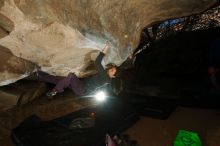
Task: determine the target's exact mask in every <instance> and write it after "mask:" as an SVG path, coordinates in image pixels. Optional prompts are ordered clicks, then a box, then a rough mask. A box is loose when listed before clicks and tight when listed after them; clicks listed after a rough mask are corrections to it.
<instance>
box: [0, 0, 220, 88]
mask: <svg viewBox="0 0 220 146" xmlns="http://www.w3.org/2000/svg"><path fill="white" fill-rule="evenodd" d="M216 2H217V0H178V1H173V0H156V1H155V0H141V1H136V0H129V1H127V0H120V1H118V0H111V1H108V0H92V1H91V0H62V1H61V0H46V1H45V0H1V1H0V38H1V39H0V44H1V45H2V46H4V47H5V48H7V49H9V50H10V51H11V53H12V54H10V55H11V56H13V57H15V56H16V57H15V58H16V59H17V60H19V61H18V62H24V61H25V62H26V63H28V64H33V63H34V64H36V65H38V66H40V67H41V69H42V70H43V71H46V72H48V73H51V74H56V75H67V74H68V73H69V72H75V73H76V74H77V75H78V76H85V75H88V74H90V73H93V70H91V69H90V70H87V66H88V65H89V64H90V63H91V61H92V60H94V59H95V57H96V56H97V54H98V50H101V49H102V47H103V46H104V44H105V43H106V41H109V43H110V47H111V48H110V49H109V51H108V52H107V55H106V57H105V59H104V60H103V64H106V63H109V62H113V63H115V64H117V65H120V64H121V63H122V62H123V61H124V60H125V59H126V58H127V57H128V56H129V54H130V53H131V52H132V51H133V50H134V49H135V48H136V46H137V45H138V43H139V37H140V32H141V30H142V29H143V28H144V27H146V26H148V25H150V24H152V23H154V22H158V21H162V20H165V19H169V18H175V17H182V16H187V15H192V14H195V13H199V12H201V11H204V10H206V9H208V8H209V7H211V6H212V5H214V4H215V3H216ZM0 51H1V50H0ZM3 53H4V51H3ZM3 53H2V51H1V52H0V59H1V61H0V65H1V66H2V65H3V64H4V61H5V59H3V58H2V56H4V55H3ZM30 62H32V63H30ZM6 66H8V65H6ZM9 66H10V65H9ZM6 68H7V67H6ZM16 68H17V65H16ZM19 69H20V70H21V71H20V72H19V74H16V79H19V78H21V77H22V75H23V74H24V73H25V72H27V70H29V72H31V71H33V70H34V69H35V67H33V66H32V65H30V66H29V67H27V66H23V67H21V66H20V67H19ZM6 71H7V69H5V68H3V69H1V70H0V72H1V74H2V73H5V72H6ZM6 74H7V77H4V78H1V79H0V82H1V84H0V85H4V84H3V83H2V82H4V81H5V80H10V79H12V78H14V76H13V77H12V76H11V75H10V74H14V71H9V72H7V73H6ZM5 76H6V75H5ZM11 81H12V82H13V81H15V80H11ZM7 83H9V82H7Z"/></svg>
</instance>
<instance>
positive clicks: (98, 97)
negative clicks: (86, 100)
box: [95, 91, 107, 101]
mask: <svg viewBox="0 0 220 146" xmlns="http://www.w3.org/2000/svg"><path fill="white" fill-rule="evenodd" d="M106 97H107V95H106V93H105V92H103V91H99V92H98V93H96V95H95V99H96V100H97V101H104V100H105V99H106Z"/></svg>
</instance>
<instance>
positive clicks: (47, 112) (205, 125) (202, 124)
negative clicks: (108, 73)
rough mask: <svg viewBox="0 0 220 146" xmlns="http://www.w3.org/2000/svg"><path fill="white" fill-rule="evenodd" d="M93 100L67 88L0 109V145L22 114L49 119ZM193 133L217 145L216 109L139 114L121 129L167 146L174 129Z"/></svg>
mask: <svg viewBox="0 0 220 146" xmlns="http://www.w3.org/2000/svg"><path fill="white" fill-rule="evenodd" d="M94 104H95V103H94V101H93V100H85V99H77V98H74V95H73V94H72V93H71V92H69V91H67V92H65V93H64V94H61V95H59V97H57V98H56V99H54V100H53V101H48V100H47V99H45V96H42V97H40V98H38V99H37V100H35V101H33V102H32V103H29V104H27V105H23V106H20V107H14V108H13V109H10V110H7V111H2V112H0V146H13V145H14V144H13V143H12V141H11V139H10V132H11V129H12V128H13V127H16V126H17V125H18V124H19V123H20V122H22V121H23V120H24V119H25V118H26V117H28V116H30V115H32V114H37V115H38V116H40V117H41V118H43V119H44V120H49V119H53V118H56V117H59V116H62V115H65V114H67V113H70V112H73V111H76V110H78V109H81V108H83V107H85V106H88V105H94ZM180 129H184V130H189V131H194V132H197V133H198V134H199V135H200V137H201V140H202V143H203V146H218V145H219V143H220V140H219V139H220V111H219V110H208V109H195V108H194V109H193V108H183V107H178V108H177V109H176V110H175V111H174V112H173V114H172V115H171V116H170V117H169V118H168V119H167V120H158V119H152V118H149V117H141V119H140V120H139V121H138V122H137V123H136V124H135V125H133V126H132V127H131V128H129V129H128V130H127V131H125V133H126V134H129V135H130V137H131V139H132V140H137V142H138V144H139V146H171V145H172V142H173V140H174V139H175V137H176V134H177V132H178V130H180Z"/></svg>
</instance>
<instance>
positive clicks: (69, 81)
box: [38, 45, 117, 99]
mask: <svg viewBox="0 0 220 146" xmlns="http://www.w3.org/2000/svg"><path fill="white" fill-rule="evenodd" d="M108 48H109V46H108V45H105V47H104V49H103V51H102V52H100V54H99V55H98V57H97V58H96V60H95V66H96V69H97V71H98V74H96V75H94V76H92V77H89V78H88V79H85V80H81V79H79V78H78V77H77V76H76V75H75V74H74V73H70V74H69V75H68V76H67V77H61V76H52V75H49V74H47V73H44V72H38V79H39V80H40V81H44V82H49V83H53V84H56V86H55V87H54V88H53V89H52V90H51V91H49V92H47V96H48V99H52V98H53V96H55V95H56V94H57V93H61V92H63V91H64V89H65V88H70V89H71V90H73V91H74V93H75V94H77V95H85V94H88V93H90V92H91V91H93V90H95V89H96V88H97V87H100V86H102V85H104V84H106V83H109V84H110V83H111V79H112V78H115V76H116V72H117V66H116V65H114V64H107V65H106V69H104V68H103V66H102V64H101V61H102V59H103V57H104V55H105V54H106V52H107V50H108Z"/></svg>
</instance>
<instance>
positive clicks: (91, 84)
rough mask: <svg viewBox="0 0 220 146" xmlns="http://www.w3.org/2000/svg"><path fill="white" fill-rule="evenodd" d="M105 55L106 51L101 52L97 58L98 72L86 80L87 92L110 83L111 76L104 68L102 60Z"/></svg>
mask: <svg viewBox="0 0 220 146" xmlns="http://www.w3.org/2000/svg"><path fill="white" fill-rule="evenodd" d="M104 56H105V54H104V53H102V52H100V53H99V55H98V57H97V58H96V60H95V66H96V69H97V71H98V74H96V75H94V76H92V77H89V78H88V79H86V80H85V90H86V92H87V93H88V92H92V91H94V90H95V89H97V88H98V87H101V86H103V85H105V84H106V85H107V84H109V83H110V81H111V80H110V78H109V77H108V75H107V72H106V71H105V69H104V68H103V66H102V64H101V62H102V59H103V57H104Z"/></svg>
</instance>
